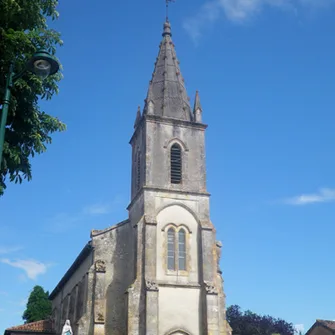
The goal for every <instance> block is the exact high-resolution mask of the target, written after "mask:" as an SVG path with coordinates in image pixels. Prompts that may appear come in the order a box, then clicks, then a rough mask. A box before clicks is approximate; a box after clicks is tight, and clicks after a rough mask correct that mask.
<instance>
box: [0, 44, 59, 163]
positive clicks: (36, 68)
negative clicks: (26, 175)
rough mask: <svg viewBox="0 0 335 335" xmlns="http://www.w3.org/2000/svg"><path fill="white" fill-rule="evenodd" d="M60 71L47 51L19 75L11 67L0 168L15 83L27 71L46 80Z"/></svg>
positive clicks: (0, 126)
mask: <svg viewBox="0 0 335 335" xmlns="http://www.w3.org/2000/svg"><path fill="white" fill-rule="evenodd" d="M58 69H59V63H58V61H57V60H56V58H55V57H53V56H52V55H50V54H49V53H48V52H47V51H44V50H40V51H37V52H36V53H35V54H34V55H33V57H31V59H30V60H29V61H28V62H27V64H26V67H25V68H24V70H23V71H21V72H20V73H18V74H15V72H14V64H13V63H11V64H10V66H9V71H8V75H7V78H6V86H5V94H4V98H3V101H2V110H1V123H0V168H1V163H2V154H3V146H4V142H5V131H6V123H7V115H8V109H9V104H10V98H11V89H12V87H13V84H14V83H15V81H16V80H17V79H19V78H21V77H22V75H23V74H24V73H25V72H26V71H30V72H33V73H34V74H36V75H37V76H39V77H41V78H42V79H45V78H46V77H48V76H50V75H53V74H55V73H56V72H57V71H58Z"/></svg>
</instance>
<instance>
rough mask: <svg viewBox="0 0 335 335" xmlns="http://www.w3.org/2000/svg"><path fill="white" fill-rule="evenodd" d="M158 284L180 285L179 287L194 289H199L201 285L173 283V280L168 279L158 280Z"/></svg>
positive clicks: (164, 285) (166, 285)
mask: <svg viewBox="0 0 335 335" xmlns="http://www.w3.org/2000/svg"><path fill="white" fill-rule="evenodd" d="M157 284H158V286H162V287H180V288H194V289H200V288H201V285H199V284H197V283H185V284H183V283H175V282H168V281H158V282H157Z"/></svg>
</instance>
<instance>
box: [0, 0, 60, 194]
mask: <svg viewBox="0 0 335 335" xmlns="http://www.w3.org/2000/svg"><path fill="white" fill-rule="evenodd" d="M57 4H58V3H57V1H56V0H29V1H23V0H2V1H0V22H1V27H0V50H1V54H0V93H1V94H3V93H4V91H5V80H4V78H6V76H7V73H8V69H9V64H10V63H11V61H12V60H13V59H15V64H14V67H15V71H16V73H18V72H20V71H22V70H23V69H24V68H25V65H26V62H27V60H28V59H30V57H31V56H32V55H33V54H34V52H35V51H36V50H37V49H40V48H43V49H47V50H49V51H50V52H51V53H52V54H53V55H55V53H56V49H57V47H58V46H60V45H62V44H63V41H62V40H61V38H60V33H59V32H57V31H56V30H54V29H50V28H48V26H47V20H48V19H50V18H51V19H57V18H58V16H59V14H58V12H57V11H56V7H57ZM61 68H62V67H61ZM62 77H63V76H62V74H61V73H60V72H58V73H57V74H55V75H53V76H50V77H48V78H46V79H45V80H44V81H42V80H41V79H40V78H38V77H37V76H35V75H34V74H32V73H30V72H25V74H24V75H23V76H22V77H21V78H20V79H18V80H17V81H16V82H15V84H14V86H13V88H12V90H11V91H12V97H11V101H10V107H9V113H8V118H7V127H6V133H5V143H4V152H3V159H2V162H1V167H0V195H2V194H3V192H4V190H5V189H6V186H7V185H6V182H8V180H9V181H10V182H16V183H21V182H22V181H23V179H27V180H28V181H29V180H31V178H32V170H31V164H30V160H31V158H32V157H34V155H35V153H38V154H40V153H43V152H45V151H46V150H47V146H46V145H47V144H49V143H51V140H52V138H51V136H50V135H51V134H52V133H54V132H59V131H64V130H65V129H66V126H65V125H64V124H63V123H62V122H61V121H59V120H58V119H57V118H55V117H53V116H51V115H48V114H46V113H45V112H44V111H43V110H41V108H40V106H39V101H40V99H45V100H50V99H52V97H53V96H54V95H55V94H57V93H58V82H59V81H60V80H61V79H62ZM8 177H9V178H8Z"/></svg>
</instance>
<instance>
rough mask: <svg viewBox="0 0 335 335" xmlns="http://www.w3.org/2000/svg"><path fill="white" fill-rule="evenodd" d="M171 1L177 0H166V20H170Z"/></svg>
mask: <svg viewBox="0 0 335 335" xmlns="http://www.w3.org/2000/svg"><path fill="white" fill-rule="evenodd" d="M170 2H175V0H165V5H166V22H168V21H169V3H170Z"/></svg>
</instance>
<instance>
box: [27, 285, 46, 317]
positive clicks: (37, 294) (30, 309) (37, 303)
mask: <svg viewBox="0 0 335 335" xmlns="http://www.w3.org/2000/svg"><path fill="white" fill-rule="evenodd" d="M51 312H52V307H51V301H50V300H49V292H48V291H46V292H45V291H44V289H43V287H41V286H38V285H36V286H35V287H34V288H33V290H32V292H31V293H30V296H29V299H28V302H27V308H26V310H25V311H24V313H23V315H22V319H23V320H25V323H29V322H34V321H39V320H46V319H47V318H49V317H50V316H51Z"/></svg>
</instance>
